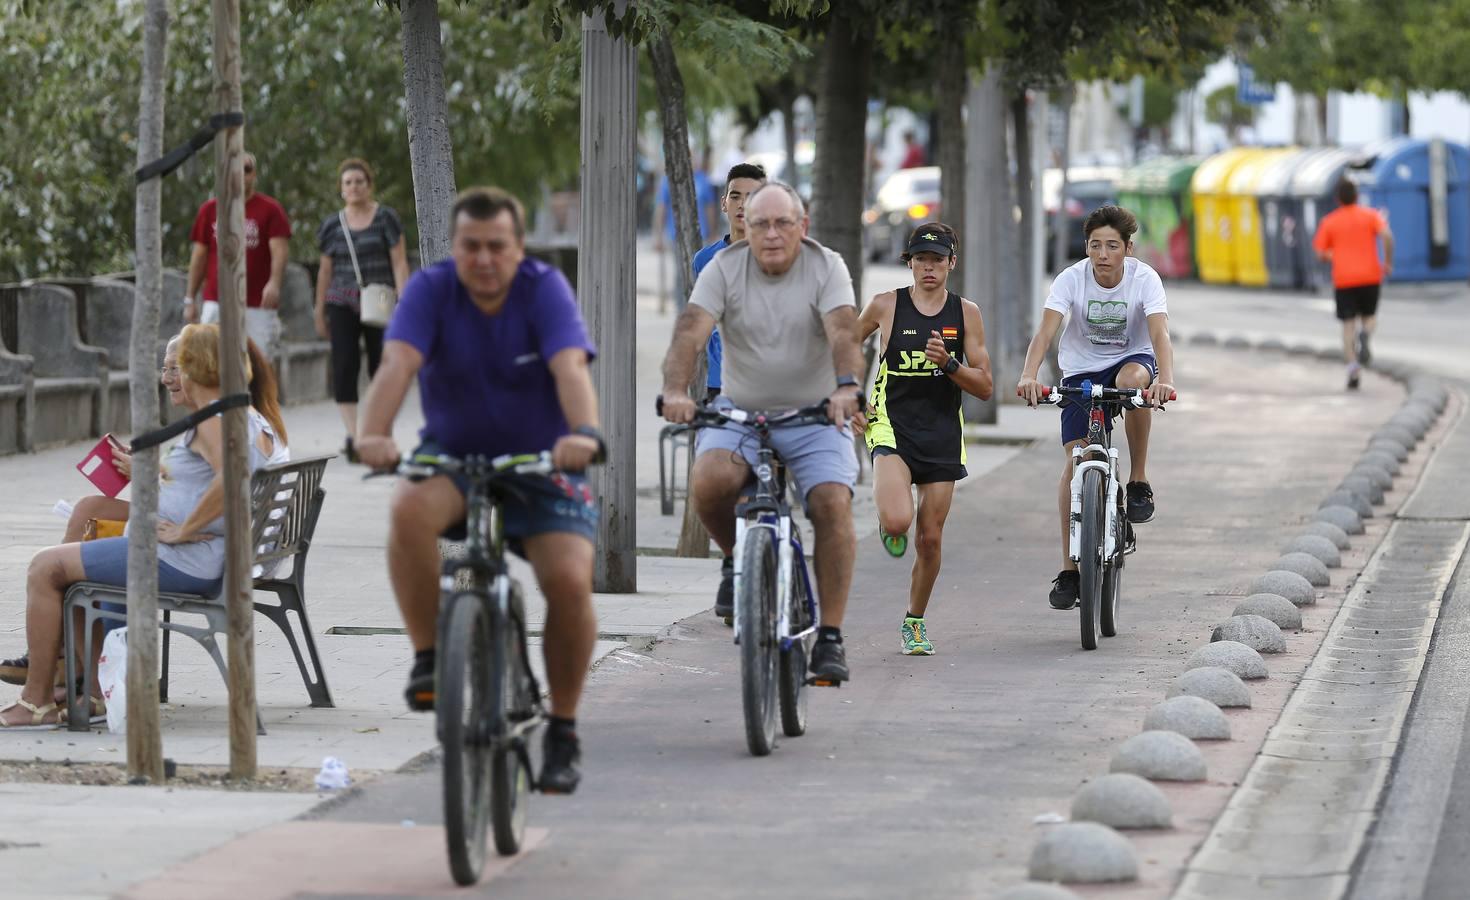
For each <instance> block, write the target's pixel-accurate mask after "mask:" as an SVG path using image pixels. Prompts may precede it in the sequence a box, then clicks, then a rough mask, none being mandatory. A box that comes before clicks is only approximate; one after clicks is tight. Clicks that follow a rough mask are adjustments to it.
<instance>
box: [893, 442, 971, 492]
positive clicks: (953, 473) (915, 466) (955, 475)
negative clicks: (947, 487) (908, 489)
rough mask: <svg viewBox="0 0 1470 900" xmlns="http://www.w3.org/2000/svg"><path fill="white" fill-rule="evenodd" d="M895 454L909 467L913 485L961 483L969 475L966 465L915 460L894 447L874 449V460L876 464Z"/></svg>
mask: <svg viewBox="0 0 1470 900" xmlns="http://www.w3.org/2000/svg"><path fill="white" fill-rule="evenodd" d="M889 454H893V455H894V456H897V457H898V458H899V459H901V460H903V462H904V465H906V466H908V467H909V479H910V481H911V482H912V483H913V484H934V483H935V482H940V481H959V480H960V479H961V478H964V477H965V476H967V475H969V474H970V473H969V472H967V471H965V465H964V463H937V462H926V461H924V460H921V459H914V458H913V457H911V456H909V455H908V454H906V453H903V452H902V451H899V450H895V449H894V448H892V447H887V446H883V445H881V444H880V445H879V446H877V447H874V448H873V453H872V455H873V460H874V461H875V462H876V461H877V459H878V457H880V456H888V455H889Z"/></svg>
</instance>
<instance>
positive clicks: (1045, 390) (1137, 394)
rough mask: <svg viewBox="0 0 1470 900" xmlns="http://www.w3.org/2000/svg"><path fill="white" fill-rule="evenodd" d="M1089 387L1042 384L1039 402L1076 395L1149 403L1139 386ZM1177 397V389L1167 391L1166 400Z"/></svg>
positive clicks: (1136, 405) (1136, 404)
mask: <svg viewBox="0 0 1470 900" xmlns="http://www.w3.org/2000/svg"><path fill="white" fill-rule="evenodd" d="M1091 387H1092V389H1091V390H1090V391H1088V390H1084V389H1083V388H1082V387H1081V386H1073V385H1061V386H1059V387H1058V386H1049V385H1043V386H1042V388H1041V402H1042V403H1061V402H1062V401H1063V400H1065V399H1066V398H1068V397H1077V398H1081V399H1091V400H1095V401H1100V402H1102V403H1117V404H1126V405H1128V406H1132V407H1134V408H1136V409H1143V408H1144V407H1146V406H1148V405H1149V401H1148V400H1147V399H1146V398H1145V397H1144V396H1143V393H1144V392H1143V390H1142V389H1140V388H1110V387H1104V386H1103V385H1100V384H1094V385H1092V386H1091ZM1020 393H1021V392H1020V391H1019V390H1017V391H1016V395H1017V396H1020ZM1178 399H1179V392H1178V391H1170V392H1169V396H1168V400H1178ZM1159 408H1160V409H1163V406H1162V405H1161V406H1160V407H1159Z"/></svg>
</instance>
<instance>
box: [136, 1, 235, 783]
mask: <svg viewBox="0 0 1470 900" xmlns="http://www.w3.org/2000/svg"><path fill="white" fill-rule="evenodd" d="M213 3H214V53H213V57H214V96H215V109H216V111H217V112H221V113H225V112H234V111H238V110H240V109H242V108H243V106H244V102H243V100H242V91H241V87H240V0H213ZM244 154H245V129H244V128H243V127H233V128H226V129H225V130H224V131H223V132H222V133H221V134H220V135H219V137H217V138H216V139H215V196H216V197H218V198H219V204H218V217H217V219H216V226H215V228H216V232H215V240H216V243H217V244H218V246H219V326H220V328H219V331H220V338H219V340H220V354H219V357H220V359H219V366H220V396H221V397H228V396H231V395H234V394H243V393H245V392H246V384H245V328H244V325H245V160H244ZM150 382H151V379H150ZM222 418H223V425H224V469H225V471H224V505H225V513H224V517H225V587H224V598H225V610H226V613H227V614H228V622H229V686H230V716H229V718H230V777H232V778H236V779H241V780H246V781H248V780H250V779H253V778H254V777H255V722H256V718H255V609H254V607H253V605H252V603H251V599H252V597H251V595H252V591H251V577H250V567H251V564H252V563H253V561H254V559H253V557H254V553H253V552H252V548H251V546H250V492H249V490H248V484H249V481H250V458H249V448H248V446H247V444H248V441H249V437H248V434H247V432H248V428H247V426H246V411H245V409H244V408H243V407H236V408H235V409H231V410H229V411H227V412H225V413H224V414H223V416H222Z"/></svg>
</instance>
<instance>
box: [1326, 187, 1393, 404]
mask: <svg viewBox="0 0 1470 900" xmlns="http://www.w3.org/2000/svg"><path fill="white" fill-rule="evenodd" d="M1336 194H1337V202H1338V204H1340V205H1339V206H1338V208H1337V209H1334V210H1333V211H1332V212H1330V213H1328V214H1327V215H1325V216H1323V217H1322V222H1321V223H1320V224H1319V225H1318V226H1317V236H1316V237H1315V238H1314V239H1313V240H1312V247H1313V248H1314V249H1315V250H1316V251H1317V256H1318V257H1320V258H1322V259H1323V260H1327V261H1329V262H1331V263H1332V286H1333V288H1335V289H1336V290H1335V293H1336V297H1337V318H1338V319H1339V320H1341V321H1342V355H1343V359H1345V360H1347V386H1348V390H1355V389H1356V388H1357V387H1358V373H1359V372H1360V371H1361V370H1362V368H1363V366H1366V365H1368V361H1369V359H1370V357H1371V352H1370V350H1369V347H1368V339H1369V338H1370V337H1372V336H1373V329H1374V327H1375V326H1376V325H1377V324H1378V318H1377V316H1378V292H1379V289H1380V288H1381V287H1382V285H1383V281H1384V279H1386V278H1388V276H1389V275H1391V274H1393V232H1392V231H1389V230H1388V221H1387V220H1385V219H1384V218H1383V216H1382V214H1380V213H1379V212H1378V210H1376V209H1370V208H1368V207H1365V206H1359V205H1358V186H1357V185H1355V184H1353V183H1352V182H1351V181H1349V180H1348V179H1346V178H1344V179H1343V180H1342V181H1339V182H1338V183H1337V191H1336ZM1380 240H1381V241H1382V242H1383V261H1382V262H1379V260H1378V242H1379V241H1380Z"/></svg>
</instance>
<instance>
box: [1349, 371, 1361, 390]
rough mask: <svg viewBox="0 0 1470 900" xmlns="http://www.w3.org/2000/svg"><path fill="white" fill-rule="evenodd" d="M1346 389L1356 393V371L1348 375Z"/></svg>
mask: <svg viewBox="0 0 1470 900" xmlns="http://www.w3.org/2000/svg"><path fill="white" fill-rule="evenodd" d="M1347 389H1348V390H1350V391H1356V390H1357V389H1358V372H1357V370H1356V369H1354V370H1353V371H1351V372H1349V373H1348V383H1347Z"/></svg>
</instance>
